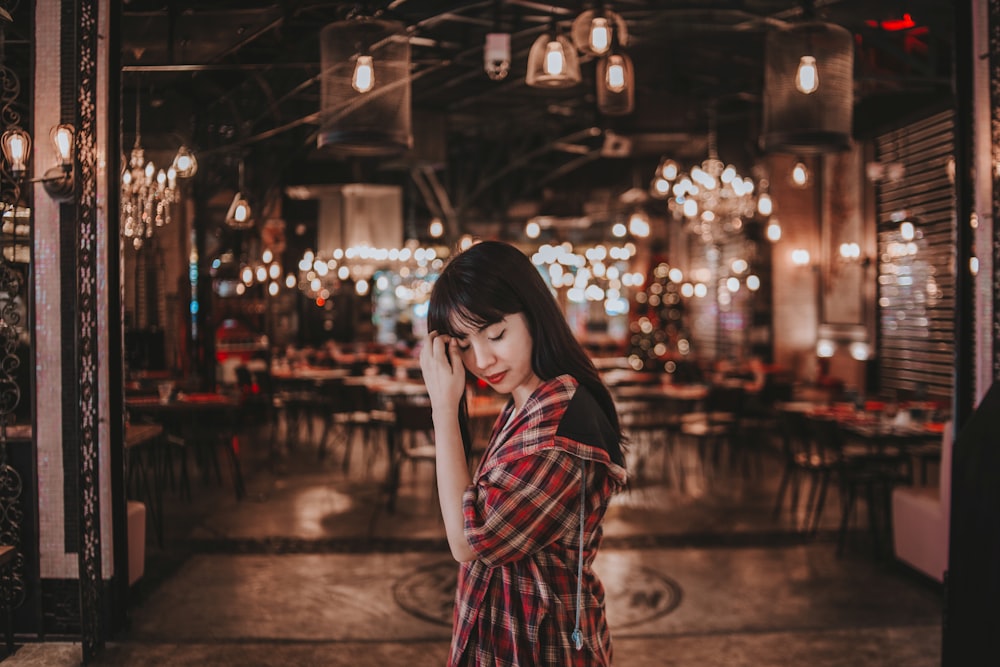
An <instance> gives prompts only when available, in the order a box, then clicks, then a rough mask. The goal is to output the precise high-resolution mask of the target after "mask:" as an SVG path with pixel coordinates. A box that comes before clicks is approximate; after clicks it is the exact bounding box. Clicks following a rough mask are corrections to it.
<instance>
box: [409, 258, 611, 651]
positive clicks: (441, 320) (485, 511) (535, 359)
mask: <svg viewBox="0 0 1000 667" xmlns="http://www.w3.org/2000/svg"><path fill="white" fill-rule="evenodd" d="M428 326H429V330H430V331H431V333H430V335H429V337H428V340H427V341H426V343H425V345H424V347H423V350H422V351H421V355H420V366H421V370H422V371H423V376H424V381H425V382H426V384H427V390H428V393H429V395H430V399H431V405H432V408H433V414H434V435H435V441H436V446H437V463H436V467H437V482H438V496H439V499H440V502H441V513H442V515H443V517H444V524H445V532H446V533H447V536H448V544H449V546H450V548H451V552H452V555H453V556H454V557H455V560H457V561H459V563H461V565H460V569H459V577H458V591H457V594H456V606H455V618H454V633H453V636H452V645H451V655H450V658H449V662H448V664H449V665H451V666H458V665H491V666H493V665H511V666H514V665H517V666H520V667H525V666H528V665H558V666H560V667H564V666H567V665H610V664H611V659H612V649H611V636H610V633H609V631H608V625H607V621H606V619H605V614H604V589H603V587H602V585H601V582H600V580H599V579H598V578H597V576H596V575H595V574H594V572H593V570H592V569H591V563H593V560H594V556H595V555H596V552H597V549H598V547H599V545H600V542H601V537H602V535H603V530H602V527H601V523H602V521H603V519H604V514H605V511H606V510H607V507H608V502H609V500H610V498H611V496H612V494H614V493H615V492H616V491H619V490H620V489H622V488H623V486H624V484H625V468H624V459H623V456H622V449H621V441H622V434H621V428H620V426H619V423H618V417H617V414H616V412H615V407H614V403H613V401H612V399H611V395H610V394H609V393H608V390H607V388H606V387H605V386H604V384H603V383H602V382H601V380H600V378H599V376H598V374H597V371H596V370H595V368H594V365H593V364H592V363H591V361H590V359H589V358H588V357H587V355H586V353H585V352H584V350H583V348H582V347H581V346H580V344H579V343H578V342H577V341H576V339H575V338H574V337H573V334H572V332H571V331H570V329H569V326H568V325H567V323H566V320H565V319H564V317H563V315H562V313H561V311H560V310H559V307H558V305H557V304H556V302H555V300H554V299H553V297H552V294H551V292H549V289H548V287H547V286H546V284H545V282H544V281H543V280H542V278H541V276H540V275H539V273H538V271H537V270H536V269H535V267H534V266H533V265H532V264H531V262H530V261H529V260H528V258H527V257H525V256H524V254H522V253H521V252H520V251H519V250H518V249H517V248H514V247H513V246H510V245H507V244H505V243H500V242H490V241H487V242H483V243H479V244H477V245H474V246H472V247H471V248H469V249H468V250H466V251H464V252H462V253H460V254H459V255H456V256H455V257H454V258H453V259H452V260H451V261H450V262H449V263H448V265H447V266H446V267H445V269H444V271H443V272H442V273H441V276H440V277H439V278H438V280H437V282H436V283H435V285H434V289H433V291H432V292H431V299H430V309H429V312H428ZM467 372H468V373H469V374H471V376H474V377H475V378H478V379H480V380H483V381H485V382H486V383H488V384H489V385H490V386H491V387H492V388H493V389H494V390H496V391H497V392H499V393H501V394H509V395H510V400H509V401H508V402H507V405H506V407H505V408H504V409H503V411H502V412H501V413H500V416H499V417H498V419H497V422H496V424H495V425H494V427H493V434H492V436H491V437H490V442H489V445H488V447H487V448H486V451H485V452H484V454H483V457H482V459H481V461H480V464H479V467H478V469H477V470H476V472H475V474H474V475H472V476H470V475H469V467H468V463H467V455H468V451H469V449H470V445H471V443H470V442H469V435H468V434H469V429H468V424H467V417H466V414H467V413H466V406H465V387H466V381H467V375H466V373H467ZM581 518H582V519H583V520H582V522H581ZM581 523H582V527H581Z"/></svg>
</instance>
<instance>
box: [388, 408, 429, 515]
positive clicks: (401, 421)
mask: <svg viewBox="0 0 1000 667" xmlns="http://www.w3.org/2000/svg"><path fill="white" fill-rule="evenodd" d="M393 413H394V414H395V422H394V423H393V426H392V429H391V433H390V446H389V476H388V482H387V487H388V488H387V492H388V501H387V503H386V507H387V508H388V509H389V511H390V512H392V511H395V509H396V499H397V497H398V495H399V483H400V476H401V472H402V468H403V465H404V464H405V463H406V462H409V463H410V464H411V467H412V468H414V469H415V468H416V464H417V463H420V462H429V463H431V464H433V463H434V462H435V459H436V457H437V452H436V448H435V446H434V419H433V413H432V409H431V405H430V403H429V402H423V401H415V400H412V399H408V400H400V401H396V402H395V404H394V405H393ZM436 488H437V487H436V483H435V495H436Z"/></svg>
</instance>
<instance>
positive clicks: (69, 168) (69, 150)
mask: <svg viewBox="0 0 1000 667" xmlns="http://www.w3.org/2000/svg"><path fill="white" fill-rule="evenodd" d="M50 136H51V137H52V145H53V146H55V149H56V159H57V160H58V164H57V165H56V166H54V167H49V168H48V169H47V170H46V171H45V175H44V176H43V177H42V178H41V183H42V187H44V188H45V191H46V192H47V193H49V196H50V197H52V198H53V199H55V200H56V201H63V202H65V201H70V200H72V198H73V191H74V185H75V183H74V179H73V147H74V144H75V139H76V130H75V129H73V126H72V125H69V124H66V123H63V124H61V125H56V126H55V127H53V128H52V132H51V133H50Z"/></svg>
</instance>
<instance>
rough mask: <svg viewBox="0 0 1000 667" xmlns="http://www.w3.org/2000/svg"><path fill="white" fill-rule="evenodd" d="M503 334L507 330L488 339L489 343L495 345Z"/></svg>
mask: <svg viewBox="0 0 1000 667" xmlns="http://www.w3.org/2000/svg"><path fill="white" fill-rule="evenodd" d="M505 333H507V330H506V329H504V330H503V331H501V332H500V333H498V334H497V335H496V336H494V337H491V338H490V341H492V342H494V343H495V342H496V341H498V340H500V339H501V338H503V335H504V334H505Z"/></svg>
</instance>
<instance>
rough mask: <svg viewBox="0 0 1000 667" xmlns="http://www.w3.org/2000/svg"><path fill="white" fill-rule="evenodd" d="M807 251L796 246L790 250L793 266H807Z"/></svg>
mask: <svg viewBox="0 0 1000 667" xmlns="http://www.w3.org/2000/svg"><path fill="white" fill-rule="evenodd" d="M810 260H811V257H810V256H809V251H808V250H806V249H805V248H796V249H795V250H793V251H792V264H794V265H795V266H809V261H810Z"/></svg>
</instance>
